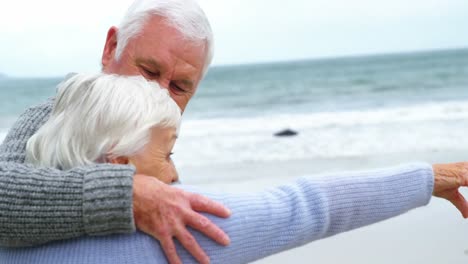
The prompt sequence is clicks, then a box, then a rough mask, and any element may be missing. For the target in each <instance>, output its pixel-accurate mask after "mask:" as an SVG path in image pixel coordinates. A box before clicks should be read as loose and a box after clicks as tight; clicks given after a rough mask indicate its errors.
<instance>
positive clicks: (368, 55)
mask: <svg viewBox="0 0 468 264" xmlns="http://www.w3.org/2000/svg"><path fill="white" fill-rule="evenodd" d="M462 50H468V46H464V47H448V48H435V49H421V50H404V51H388V52H385V51H384V52H371V53H357V54H349V55H336V56H334V55H331V56H322V57H320V56H318V57H309V58H292V59H285V60H271V61H269V60H264V61H251V62H239V63H223V64H214V65H212V66H210V69H215V68H230V67H242V66H262V65H268V64H270V65H271V64H288V63H296V62H309V61H317V62H320V61H332V60H346V59H358V58H375V57H387V56H398V55H400V56H401V55H414V54H424V53H439V52H450V51H462ZM65 75H66V74H63V75H49V76H19V75H9V74H8V73H5V72H0V79H55V78H63V77H64V76H65Z"/></svg>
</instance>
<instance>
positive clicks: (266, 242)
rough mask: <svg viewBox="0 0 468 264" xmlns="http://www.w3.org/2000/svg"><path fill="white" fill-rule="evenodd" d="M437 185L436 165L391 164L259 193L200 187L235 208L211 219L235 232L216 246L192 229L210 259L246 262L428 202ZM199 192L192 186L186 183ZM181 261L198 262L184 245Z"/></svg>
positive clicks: (189, 189) (224, 228) (214, 197)
mask: <svg viewBox="0 0 468 264" xmlns="http://www.w3.org/2000/svg"><path fill="white" fill-rule="evenodd" d="M433 185H434V176H433V171H432V167H431V166H430V165H428V164H411V165H406V166H400V167H395V168H390V169H382V170H375V171H368V172H355V173H348V174H346V175H340V176H336V175H329V176H326V177H322V178H317V177H303V178H300V179H298V180H297V181H296V182H295V183H293V184H290V185H285V186H281V187H277V188H273V189H270V190H268V191H265V192H261V193H258V194H255V195H243V196H239V195H226V194H213V193H211V194H210V193H206V192H201V191H198V192H199V193H202V194H204V195H206V196H208V197H210V198H212V199H215V200H218V201H221V202H223V203H224V204H225V205H226V206H227V207H228V208H230V209H231V210H232V216H231V217H230V218H229V219H226V220H224V219H218V218H215V217H212V216H207V217H209V218H211V219H212V220H213V221H214V222H215V223H216V224H218V225H219V226H220V227H221V228H222V229H223V230H224V231H226V232H227V233H228V234H229V236H230V237H231V241H232V242H231V245H230V246H228V247H222V246H218V245H216V244H215V243H213V242H212V241H210V240H209V239H207V238H206V237H204V236H203V235H201V234H200V233H198V232H196V231H193V230H192V232H193V233H194V234H195V236H196V238H197V240H198V241H199V242H200V244H201V246H202V248H203V249H205V250H206V252H207V253H208V254H209V256H210V257H211V260H212V263H248V262H251V261H254V260H258V259H261V258H263V257H266V256H269V255H272V254H275V253H277V252H280V251H284V250H287V249H290V248H293V247H298V246H301V245H304V244H306V243H309V242H312V241H314V240H318V239H322V238H325V237H329V236H332V235H335V234H338V233H342V232H346V231H349V230H352V229H355V228H359V227H362V226H366V225H370V224H373V223H376V222H379V221H382V220H385V219H388V218H391V217H394V216H397V215H400V214H402V213H404V212H407V211H408V210H411V209H413V208H417V207H420V206H423V205H426V204H427V203H428V202H429V201H430V198H431V195H432V190H433ZM181 188H184V189H186V190H188V191H191V192H197V190H196V189H194V188H193V187H192V188H190V187H184V186H181ZM178 252H180V253H181V256H182V258H183V263H195V261H194V259H193V258H192V257H191V256H190V254H188V253H187V252H186V251H185V250H184V249H183V248H182V247H180V245H179V248H178Z"/></svg>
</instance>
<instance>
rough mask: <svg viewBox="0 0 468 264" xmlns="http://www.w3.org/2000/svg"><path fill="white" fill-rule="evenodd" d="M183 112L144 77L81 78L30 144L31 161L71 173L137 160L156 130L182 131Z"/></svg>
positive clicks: (69, 83)
mask: <svg viewBox="0 0 468 264" xmlns="http://www.w3.org/2000/svg"><path fill="white" fill-rule="evenodd" d="M180 119H181V111H180V108H179V107H178V106H177V104H176V103H175V102H174V101H173V100H172V99H171V97H170V96H169V94H168V92H167V90H165V89H161V88H160V87H159V86H158V84H156V83H153V82H148V81H146V80H145V79H144V78H143V77H141V76H133V77H123V76H117V75H106V74H102V73H100V74H92V75H89V74H77V75H75V76H73V77H71V78H69V79H68V80H65V81H64V82H62V83H61V84H59V86H58V94H57V97H56V99H55V104H54V109H53V111H52V114H51V117H50V118H49V120H48V121H47V122H46V123H45V124H44V126H42V127H41V128H40V129H39V131H37V133H36V134H34V135H33V136H32V137H31V138H30V139H29V141H28V143H27V147H26V161H27V162H30V163H32V164H34V165H37V166H44V167H54V168H58V169H62V170H68V169H71V168H73V167H77V166H82V165H88V164H93V163H99V162H106V161H107V158H115V157H121V156H127V157H129V156H132V155H135V154H137V153H138V152H139V151H142V150H143V149H144V147H145V146H146V144H147V143H148V142H149V140H150V133H151V131H150V130H151V128H153V127H157V126H160V127H174V128H176V129H177V130H178V129H179V125H180Z"/></svg>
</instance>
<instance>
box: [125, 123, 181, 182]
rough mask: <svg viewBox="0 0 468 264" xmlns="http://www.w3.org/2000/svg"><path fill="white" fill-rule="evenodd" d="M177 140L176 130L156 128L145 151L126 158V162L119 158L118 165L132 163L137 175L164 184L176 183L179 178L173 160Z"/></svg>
mask: <svg viewBox="0 0 468 264" xmlns="http://www.w3.org/2000/svg"><path fill="white" fill-rule="evenodd" d="M176 139H177V133H176V129H175V128H167V127H154V128H152V129H151V135H150V141H149V143H148V144H147V145H146V146H145V148H144V149H143V151H141V152H139V153H138V154H136V155H134V156H131V157H128V159H126V158H125V160H126V162H125V161H123V162H122V159H121V158H117V163H131V164H133V165H134V166H135V167H136V173H137V174H144V175H148V176H153V177H156V178H158V179H159V180H160V181H162V182H164V183H173V182H176V181H178V179H179V176H178V175H177V171H176V169H175V166H174V163H173V162H172V159H171V154H172V148H173V147H174V144H175V141H176ZM119 160H120V161H119Z"/></svg>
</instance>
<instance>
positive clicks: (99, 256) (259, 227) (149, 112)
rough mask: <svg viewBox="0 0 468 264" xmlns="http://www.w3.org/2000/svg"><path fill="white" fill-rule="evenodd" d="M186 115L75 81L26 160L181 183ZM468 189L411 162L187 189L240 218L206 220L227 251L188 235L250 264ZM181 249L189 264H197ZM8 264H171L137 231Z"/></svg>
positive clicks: (157, 100) (118, 86) (140, 85)
mask: <svg viewBox="0 0 468 264" xmlns="http://www.w3.org/2000/svg"><path fill="white" fill-rule="evenodd" d="M180 117H181V116H180V110H179V108H178V107H177V105H176V104H175V102H174V101H172V99H171V98H170V97H169V96H168V94H167V92H166V91H165V90H162V89H160V88H159V87H158V85H157V84H155V83H150V82H147V81H146V80H144V79H143V78H142V77H119V76H115V75H103V74H95V75H83V74H80V75H75V76H73V77H72V78H70V79H68V80H66V81H65V82H64V83H62V84H61V85H60V87H59V91H58V96H57V98H56V101H55V106H54V110H53V114H52V116H51V118H50V119H49V120H48V122H47V123H46V124H45V125H44V126H43V127H42V128H41V129H40V130H39V131H38V132H37V133H36V134H35V135H34V136H33V137H32V138H31V139H30V140H29V142H28V146H27V160H28V161H29V162H30V163H32V164H35V165H36V166H52V167H55V168H58V169H61V170H68V169H70V168H73V167H76V166H79V165H85V164H91V163H104V162H105V163H115V164H128V165H131V166H135V167H136V170H137V172H138V173H144V174H147V175H153V176H154V177H155V178H157V179H158V180H161V181H163V182H165V183H173V182H176V181H177V178H178V177H177V172H176V170H175V168H174V164H173V163H172V160H171V150H172V147H173V145H174V143H175V140H176V138H177V133H178V129H179V123H180ZM154 180H156V179H154ZM434 184H435V186H434ZM460 185H461V183H459V182H457V181H456V180H452V179H449V178H447V179H442V178H438V179H435V180H434V174H433V170H432V167H431V166H430V165H428V164H412V165H406V166H401V167H396V168H389V169H384V170H378V171H372V172H361V173H354V174H350V175H348V176H346V177H343V176H341V177H335V176H332V175H330V176H327V177H324V178H321V179H317V178H316V177H315V178H307V177H304V178H300V179H298V180H297V181H295V182H294V183H291V184H289V185H285V186H280V187H277V188H273V189H270V190H268V191H263V192H258V193H254V194H249V195H231V194H213V193H211V194H210V193H206V192H202V191H200V190H197V189H196V188H192V187H189V186H183V185H179V187H180V188H184V189H187V190H190V191H193V192H201V193H203V194H204V195H206V196H208V197H210V198H213V199H215V200H218V201H221V202H223V203H224V204H225V205H227V206H228V207H229V208H231V210H232V212H233V213H232V216H231V217H230V218H229V219H219V218H215V217H211V216H208V217H210V219H211V220H213V221H214V222H215V223H216V224H218V225H219V226H220V227H222V228H223V229H224V230H225V231H226V232H227V233H228V234H229V236H230V237H231V245H230V246H227V247H222V246H219V245H217V244H215V242H213V241H212V240H210V239H208V238H207V237H205V236H203V235H201V234H200V233H198V232H196V231H191V234H189V233H187V234H185V235H186V236H190V237H191V236H193V237H194V238H196V240H197V241H198V242H199V243H200V245H201V246H202V248H203V249H204V250H205V251H206V252H207V253H208V255H209V256H210V258H211V260H212V262H213V263H247V262H250V261H254V260H257V259H260V258H263V257H265V256H268V255H271V254H274V253H277V252H279V251H283V250H287V249H290V248H293V247H297V246H300V245H303V244H305V243H308V242H311V241H314V240H317V239H321V238H325V237H328V236H331V235H334V234H338V233H341V232H345V231H348V230H351V229H355V228H358V227H361V226H365V225H369V224H372V223H375V222H378V221H381V220H384V219H388V218H390V217H393V216H397V215H399V214H402V213H404V212H406V211H408V210H410V209H413V208H416V207H420V206H423V205H426V204H427V203H428V202H429V200H430V198H431V195H432V194H433V193H434V194H436V195H439V196H443V195H444V194H445V193H447V192H450V191H452V192H453V191H456V190H457V189H458V187H460ZM102 195H112V194H107V193H103V194H102ZM177 247H178V248H177V250H178V252H179V254H180V257H181V259H182V261H183V263H192V262H195V258H194V257H193V256H192V255H190V254H189V252H187V251H185V249H184V248H183V247H182V246H181V245H179V244H177ZM195 257H197V256H195ZM0 263H5V264H19V263H21V264H24V263H36V264H41V263H43V264H54V263H57V264H58V263H68V264H73V263H91V264H92V263H96V264H98V263H99V264H106V263H109V264H119V263H148V264H149V263H152V264H155V263H166V259H165V256H164V254H163V251H162V250H161V246H160V244H159V242H158V241H156V240H154V239H153V238H152V237H150V236H148V235H146V234H144V233H141V232H137V233H135V234H132V235H113V236H104V237H84V238H80V239H74V240H68V241H60V242H54V243H50V244H47V245H45V246H40V247H33V248H25V249H5V248H4V249H0Z"/></svg>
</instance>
